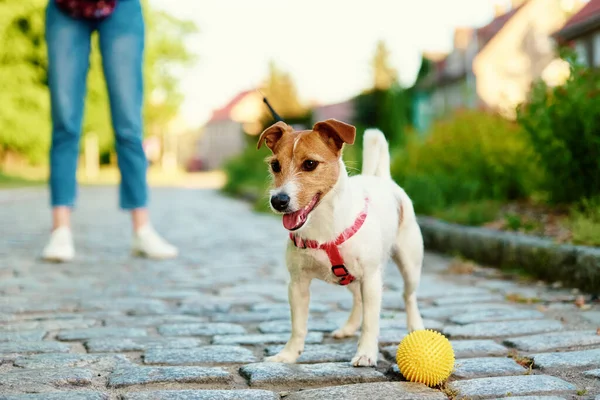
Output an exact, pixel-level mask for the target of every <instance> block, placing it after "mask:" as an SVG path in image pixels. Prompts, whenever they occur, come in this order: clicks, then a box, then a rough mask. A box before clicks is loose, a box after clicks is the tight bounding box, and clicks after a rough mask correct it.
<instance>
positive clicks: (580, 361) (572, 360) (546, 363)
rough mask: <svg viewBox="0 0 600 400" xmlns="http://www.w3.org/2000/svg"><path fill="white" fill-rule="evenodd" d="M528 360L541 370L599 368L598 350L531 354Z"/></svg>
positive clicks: (599, 350) (599, 354) (599, 357)
mask: <svg viewBox="0 0 600 400" xmlns="http://www.w3.org/2000/svg"><path fill="white" fill-rule="evenodd" d="M530 358H531V359H533V365H534V367H537V368H541V369H545V368H575V367H596V366H598V367H600V349H589V350H580V351H567V352H560V353H541V354H533V355H531V356H530Z"/></svg>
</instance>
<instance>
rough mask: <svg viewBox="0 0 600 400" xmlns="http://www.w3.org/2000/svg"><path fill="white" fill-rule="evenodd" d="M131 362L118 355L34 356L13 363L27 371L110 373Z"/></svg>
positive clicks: (59, 354)
mask: <svg viewBox="0 0 600 400" xmlns="http://www.w3.org/2000/svg"><path fill="white" fill-rule="evenodd" d="M130 363H131V362H130V361H129V360H128V359H127V357H125V356H123V355H119V354H85V353H76V354H74V353H70V354H63V353H58V354H35V355H30V356H22V357H18V358H16V359H15V361H14V365H15V367H21V368H28V369H39V368H43V369H47V368H62V367H70V368H88V367H89V368H92V369H99V370H102V371H112V370H113V369H114V368H115V367H116V366H117V365H127V364H130Z"/></svg>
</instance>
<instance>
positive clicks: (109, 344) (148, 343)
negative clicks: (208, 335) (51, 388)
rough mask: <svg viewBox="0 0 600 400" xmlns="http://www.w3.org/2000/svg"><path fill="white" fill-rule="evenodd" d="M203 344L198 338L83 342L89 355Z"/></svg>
mask: <svg viewBox="0 0 600 400" xmlns="http://www.w3.org/2000/svg"><path fill="white" fill-rule="evenodd" d="M201 344H204V341H203V340H202V339H199V338H156V337H141V338H122V339H121V338H107V339H91V340H88V341H87V342H85V347H86V348H87V350H88V352H90V353H103V352H107V353H109V352H114V353H116V352H121V351H144V350H148V349H157V348H158V349H162V348H170V349H184V348H190V347H197V346H200V345H201Z"/></svg>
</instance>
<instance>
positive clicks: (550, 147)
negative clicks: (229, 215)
mask: <svg viewBox="0 0 600 400" xmlns="http://www.w3.org/2000/svg"><path fill="white" fill-rule="evenodd" d="M46 3H47V0H0V188H4V189H7V188H13V187H20V186H27V185H43V184H45V182H46V179H47V176H48V167H47V162H48V149H49V143H50V118H49V95H48V90H47V78H46V74H47V60H46V45H45V43H44V8H45V6H46ZM142 3H143V6H144V12H145V17H146V24H147V42H146V43H147V47H146V54H145V79H146V82H145V85H146V88H145V95H146V96H145V107H144V114H145V142H144V146H145V150H146V154H147V157H148V159H149V160H150V163H151V167H150V171H149V180H150V183H151V184H152V185H177V186H190V187H218V188H221V189H222V190H223V191H224V192H226V193H228V194H230V195H234V196H239V197H244V198H246V199H249V200H251V201H253V202H255V205H256V208H257V210H264V209H265V207H266V204H267V203H266V199H265V196H264V192H265V188H266V186H267V184H268V179H267V168H266V166H265V164H264V162H263V159H264V158H265V156H266V155H267V154H268V150H266V149H261V150H260V151H257V150H256V147H255V145H256V140H257V137H258V136H257V135H258V134H259V133H260V132H261V131H262V130H263V129H264V128H265V127H267V126H268V125H270V124H271V123H273V120H272V118H271V115H270V114H269V112H268V109H267V108H266V107H265V105H264V104H263V102H262V97H261V95H260V93H259V92H258V91H257V89H258V90H260V91H261V92H262V93H264V94H265V95H266V96H267V97H268V99H269V101H270V103H271V104H272V105H273V107H274V108H275V110H276V111H277V112H278V113H279V114H280V115H281V116H282V117H283V118H284V119H285V121H286V122H288V123H290V124H292V125H294V126H296V127H297V128H298V129H301V128H303V127H304V128H309V127H311V126H312V124H313V123H314V122H316V121H318V120H323V119H326V118H336V119H339V120H343V121H346V122H349V123H352V124H354V125H356V127H357V129H358V135H359V138H360V136H361V135H362V133H363V131H364V129H365V128H366V127H379V128H380V129H382V130H383V131H384V133H385V134H386V136H387V138H388V140H389V143H390V148H391V152H392V174H393V177H394V179H395V180H396V181H397V182H398V183H399V184H400V185H402V186H403V187H404V188H405V189H406V191H407V192H408V193H409V195H410V196H411V197H412V198H413V201H414V204H415V208H416V210H417V212H418V213H420V214H422V215H430V216H435V217H438V218H441V219H444V220H446V221H450V222H457V223H461V224H466V225H475V226H487V227H490V228H493V229H500V230H511V231H520V232H525V233H531V234H535V235H539V236H544V237H550V238H553V239H554V240H556V241H557V242H572V243H579V244H587V245H600V107H599V106H598V94H599V93H600V75H599V73H598V66H600V0H587V1H584V0H512V1H510V0H421V1H418V2H416V1H408V0H370V1H368V2H367V1H360V2H358V1H357V2H347V1H339V0H328V1H323V0H305V1H303V2H291V1H281V0H253V1H251V2H248V1H244V2H242V1H233V0H228V1H223V0H220V1H218V0H207V1H193V0H142ZM350 3H351V4H350ZM92 48H93V51H92V55H91V65H92V67H91V69H90V73H89V76H88V95H87V99H86V112H85V120H84V124H83V127H82V129H83V131H82V132H83V135H82V142H81V161H80V168H79V172H78V179H79V181H80V183H81V184H84V185H99V184H103V185H112V184H116V183H117V182H118V180H119V174H118V170H117V168H116V156H115V152H114V138H113V132H112V128H111V124H110V115H109V108H108V101H107V93H106V88H105V83H104V78H103V75H102V70H101V65H100V61H101V60H100V55H99V52H98V49H97V38H96V37H94V38H93V47H92ZM344 158H345V160H346V162H347V165H348V168H349V171H350V173H358V172H359V171H360V167H361V166H360V158H361V142H360V140H358V142H357V144H356V145H355V146H350V147H347V148H346V150H345V153H344Z"/></svg>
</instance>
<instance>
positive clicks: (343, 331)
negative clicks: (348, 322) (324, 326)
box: [331, 326, 356, 339]
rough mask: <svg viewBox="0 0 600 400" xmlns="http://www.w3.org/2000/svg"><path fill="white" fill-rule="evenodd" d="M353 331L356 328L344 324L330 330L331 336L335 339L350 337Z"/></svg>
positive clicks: (354, 331)
mask: <svg viewBox="0 0 600 400" xmlns="http://www.w3.org/2000/svg"><path fill="white" fill-rule="evenodd" d="M355 333H356V329H352V328H347V327H345V326H344V327H342V328H340V329H336V330H335V331H333V332H331V336H333V337H334V338H336V339H343V338H347V337H352V336H354V334H355Z"/></svg>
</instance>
